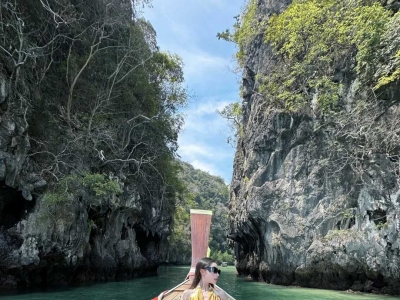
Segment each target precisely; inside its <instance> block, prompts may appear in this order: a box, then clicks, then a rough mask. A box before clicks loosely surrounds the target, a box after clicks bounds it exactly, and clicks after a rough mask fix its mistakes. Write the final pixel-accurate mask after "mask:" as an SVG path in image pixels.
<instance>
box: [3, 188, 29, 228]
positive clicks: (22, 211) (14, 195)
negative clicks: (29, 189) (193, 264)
mask: <svg viewBox="0 0 400 300" xmlns="http://www.w3.org/2000/svg"><path fill="white" fill-rule="evenodd" d="M35 202H36V201H35V199H33V200H31V201H27V200H26V199H25V198H24V197H23V196H22V193H21V192H20V191H18V190H16V189H14V188H11V187H9V186H7V185H6V184H5V183H4V181H3V182H0V227H4V228H6V229H8V228H11V227H13V226H14V225H15V224H17V223H18V222H19V221H21V220H22V219H23V218H24V217H25V216H26V215H27V214H28V213H30V212H31V211H32V210H33V208H34V207H35Z"/></svg>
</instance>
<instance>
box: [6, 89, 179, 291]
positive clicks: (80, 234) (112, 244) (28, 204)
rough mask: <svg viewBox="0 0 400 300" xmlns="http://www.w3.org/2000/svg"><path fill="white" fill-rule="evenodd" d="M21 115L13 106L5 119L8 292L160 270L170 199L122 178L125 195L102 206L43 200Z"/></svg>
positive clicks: (85, 197)
mask: <svg viewBox="0 0 400 300" xmlns="http://www.w3.org/2000/svg"><path fill="white" fill-rule="evenodd" d="M1 96H2V98H3V99H5V100H4V102H3V103H2V104H0V105H2V108H5V105H7V104H6V102H7V95H6V94H4V93H3V94H2V95H1ZM18 114H19V112H18V111H15V110H12V109H10V107H8V108H7V109H5V111H4V110H3V111H2V112H1V114H0V118H1V121H0V139H1V146H0V147H1V148H0V149H1V150H0V170H1V172H0V289H15V288H26V287H35V286H47V285H50V284H55V285H59V284H79V283H83V282H90V281H104V280H115V279H126V278H132V277H134V276H138V275H141V274H148V273H154V272H156V269H157V266H158V264H159V262H160V260H161V259H162V258H161V255H160V251H162V249H161V248H160V242H161V240H162V239H163V238H164V237H165V236H166V235H167V234H168V233H169V230H170V228H169V226H170V219H171V216H167V215H165V211H163V210H162V208H161V207H162V205H161V201H162V200H161V199H159V200H160V201H159V202H156V201H154V199H152V200H151V201H150V199H146V198H145V197H143V195H141V194H140V193H139V191H140V187H138V186H134V185H133V184H132V183H129V181H125V182H124V181H123V180H120V181H119V183H120V185H121V187H122V189H123V193H122V194H121V195H119V196H115V195H114V196H111V197H110V198H109V199H108V200H107V201H106V202H105V203H103V204H102V205H99V206H96V205H87V204H86V203H88V202H91V201H90V200H91V199H88V198H90V197H91V196H90V195H83V196H82V197H83V198H81V199H80V201H72V202H71V203H68V204H67V205H61V204H59V205H57V206H56V207H55V209H54V208H49V207H48V206H46V205H45V204H43V201H42V198H43V193H44V192H45V191H46V187H47V183H46V181H45V180H44V179H43V178H41V177H40V176H38V175H37V166H35V164H34V162H33V161H32V160H30V159H29V155H28V153H29V151H30V145H29V136H28V134H27V130H26V129H27V127H28V124H26V123H25V121H24V119H23V116H19V115H18ZM75 196H77V197H78V196H79V195H75ZM149 203H151V205H149Z"/></svg>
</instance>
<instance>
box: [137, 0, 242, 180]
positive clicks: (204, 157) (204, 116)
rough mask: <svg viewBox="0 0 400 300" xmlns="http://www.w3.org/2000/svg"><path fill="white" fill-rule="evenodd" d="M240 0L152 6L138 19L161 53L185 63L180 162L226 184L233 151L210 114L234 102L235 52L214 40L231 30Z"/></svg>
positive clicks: (162, 0) (171, 0) (159, 1)
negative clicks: (146, 23) (186, 97)
mask: <svg viewBox="0 0 400 300" xmlns="http://www.w3.org/2000/svg"><path fill="white" fill-rule="evenodd" d="M244 3H245V1H244V0H152V2H151V6H152V7H145V8H144V9H143V12H142V16H143V17H144V18H145V19H147V20H149V21H150V23H151V24H152V25H153V27H154V29H155V30H156V32H157V42H158V45H159V47H160V49H161V50H162V51H168V52H171V53H176V54H178V55H179V56H180V57H181V58H182V59H183V63H184V74H185V86H186V87H187V89H188V91H189V94H191V95H193V97H191V99H190V101H189V105H188V106H187V107H186V108H185V109H184V111H183V113H184V114H185V126H184V129H183V131H182V132H181V133H180V136H179V139H178V143H179V150H178V154H179V155H180V157H181V159H182V160H183V161H186V162H188V163H190V164H192V165H193V166H194V167H195V168H197V169H201V170H203V171H207V172H209V173H210V174H213V175H217V176H220V177H222V178H223V179H224V180H225V182H226V183H228V184H229V183H230V181H231V177H232V164H233V156H234V148H233V147H232V146H231V145H229V144H227V142H226V141H227V137H228V136H229V135H231V134H232V133H231V132H230V129H229V127H228V125H227V122H226V120H224V119H223V118H222V117H221V116H219V115H218V114H217V113H216V112H215V111H216V110H217V109H219V110H220V109H222V108H223V107H224V106H225V105H227V104H228V103H231V102H235V101H238V100H239V92H238V90H239V77H238V75H240V74H235V73H234V72H233V70H234V69H235V68H236V64H235V61H234V59H233V57H234V54H235V52H236V47H235V45H234V44H233V43H228V42H226V41H223V40H218V39H217V38H216V34H217V32H221V31H225V29H227V28H230V29H231V28H232V27H233V24H234V22H235V20H234V16H236V15H238V14H239V13H240V11H241V9H242V7H243V5H244Z"/></svg>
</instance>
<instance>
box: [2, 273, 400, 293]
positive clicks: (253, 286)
mask: <svg viewBox="0 0 400 300" xmlns="http://www.w3.org/2000/svg"><path fill="white" fill-rule="evenodd" d="M188 269H189V268H188V267H160V268H159V272H158V273H159V275H158V276H154V277H146V278H138V279H134V280H130V281H123V282H108V283H101V284H93V285H90V286H84V287H78V288H69V289H64V290H55V291H46V292H43V291H42V292H32V293H24V294H21V293H18V294H17V293H15V294H7V295H5V294H0V299H1V300H49V299H57V300H84V299H85V300H150V299H151V298H153V297H155V296H157V295H158V294H159V293H160V292H161V291H163V290H166V289H168V288H171V287H174V286H176V285H178V284H179V283H180V282H182V278H184V277H185V276H186V274H187V272H188ZM218 285H219V286H221V287H222V288H223V289H224V290H225V291H226V292H228V293H229V294H230V295H231V296H233V297H235V298H236V299H237V300H249V299H251V300H261V299H268V300H283V299H296V300H339V299H340V300H363V299H366V300H369V299H370V300H389V299H391V300H393V299H399V298H396V297H389V296H382V295H370V294H361V295H354V294H348V293H346V292H338V291H329V290H316V289H303V288H288V287H281V286H274V285H269V284H265V283H260V282H253V281H251V280H249V279H247V278H243V277H241V276H237V275H236V270H235V268H234V267H225V268H222V274H221V276H220V279H219V281H218Z"/></svg>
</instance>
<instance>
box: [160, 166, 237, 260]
mask: <svg viewBox="0 0 400 300" xmlns="http://www.w3.org/2000/svg"><path fill="white" fill-rule="evenodd" d="M178 164H179V168H180V170H181V171H180V173H179V176H178V178H179V179H180V180H181V183H182V185H183V186H184V192H183V193H182V194H181V195H180V196H179V199H178V200H177V207H176V213H175V216H174V224H173V229H172V235H171V236H170V237H169V238H168V253H166V258H165V259H166V261H168V262H170V263H177V264H186V263H190V259H191V243H190V209H195V208H198V209H207V210H212V211H213V217H212V224H211V232H210V249H211V256H212V257H213V258H214V259H216V260H218V261H219V262H221V261H228V262H233V256H232V251H231V250H230V249H229V248H228V244H227V238H226V236H227V233H228V214H229V209H228V200H229V190H228V186H227V185H226V184H225V182H224V180H223V179H222V178H221V177H218V176H213V175H210V174H209V173H207V172H204V171H201V170H199V169H195V168H194V167H193V166H192V165H190V164H188V163H186V162H182V161H178Z"/></svg>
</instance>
